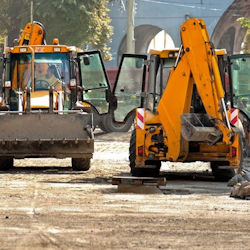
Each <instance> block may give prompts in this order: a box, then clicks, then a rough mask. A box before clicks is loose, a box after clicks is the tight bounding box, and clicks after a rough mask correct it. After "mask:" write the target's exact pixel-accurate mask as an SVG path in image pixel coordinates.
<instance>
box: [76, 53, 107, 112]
mask: <svg viewBox="0 0 250 250" xmlns="http://www.w3.org/2000/svg"><path fill="white" fill-rule="evenodd" d="M77 58H78V65H79V75H80V82H81V87H82V95H83V101H85V102H88V103H90V104H91V105H92V106H93V107H94V108H95V109H96V111H97V113H98V114H106V113H108V111H109V103H108V102H107V100H106V92H107V91H109V92H110V86H109V81H108V77H107V74H106V71H105V67H104V64H103V61H102V57H101V53H100V51H88V52H82V53H78V54H77Z"/></svg>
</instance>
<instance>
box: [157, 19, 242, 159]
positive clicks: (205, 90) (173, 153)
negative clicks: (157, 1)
mask: <svg viewBox="0 0 250 250" xmlns="http://www.w3.org/2000/svg"><path fill="white" fill-rule="evenodd" d="M181 38H182V47H183V51H182V53H181V58H180V60H179V62H178V64H177V65H176V67H175V68H174V69H173V70H172V72H171V74H170V76H169V79H168V82H167V86H166V89H165V91H164V93H163V95H162V98H161V100H160V102H159V105H158V108H157V112H156V113H157V114H158V117H159V120H160V121H161V123H162V126H163V130H164V131H165V133H166V136H165V144H166V145H167V147H168V152H167V157H166V158H167V159H169V160H173V161H183V160H185V158H186V157H188V153H189V144H188V143H187V141H192V140H197V141H199V140H200V141H202V136H203V135H204V133H207V134H208V136H210V137H214V139H213V141H214V144H216V143H217V142H220V143H222V144H225V145H230V144H232V143H233V142H232V138H234V143H235V146H236V147H237V146H238V144H239V138H238V135H237V133H235V132H234V131H233V130H232V129H231V127H230V124H229V122H227V121H228V119H226V118H227V113H226V110H225V105H224V99H223V98H224V90H223V86H222V83H221V78H220V73H219V69H218V64H217V57H216V55H215V53H214V50H213V46H212V44H211V42H210V40H209V36H208V32H207V29H206V26H205V23H204V21H203V20H201V19H189V20H188V21H186V22H185V23H184V24H183V25H182V26H181ZM194 85H196V89H197V91H198V95H199V96H200V99H201V101H202V103H203V106H204V109H205V112H206V114H205V115H206V117H207V118H208V121H209V123H210V122H211V123H210V124H209V125H208V126H207V127H206V125H205V127H204V125H203V124H201V127H202V128H201V129H200V130H199V131H198V132H199V133H198V135H199V137H200V138H198V139H197V138H194V137H193V138H191V139H187V138H185V139H184V138H183V133H182V126H183V124H182V120H181V119H182V118H181V117H182V116H183V114H188V115H191V116H192V114H190V108H191V101H192V94H193V87H194ZM194 115H195V114H194ZM207 118H206V119H207ZM202 119H203V118H202ZM233 135H234V136H233ZM210 142H211V141H210ZM238 158H239V156H238Z"/></svg>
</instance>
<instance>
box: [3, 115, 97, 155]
mask: <svg viewBox="0 0 250 250" xmlns="http://www.w3.org/2000/svg"><path fill="white" fill-rule="evenodd" d="M91 121H92V115H91V114H85V113H69V114H56V113H39V112H36V113H27V114H25V113H24V114H11V113H1V115H0V157H13V158H25V157H56V158H65V157H72V158H91V157H92V153H93V151H94V142H93V134H92V128H91V126H90V125H89V124H91Z"/></svg>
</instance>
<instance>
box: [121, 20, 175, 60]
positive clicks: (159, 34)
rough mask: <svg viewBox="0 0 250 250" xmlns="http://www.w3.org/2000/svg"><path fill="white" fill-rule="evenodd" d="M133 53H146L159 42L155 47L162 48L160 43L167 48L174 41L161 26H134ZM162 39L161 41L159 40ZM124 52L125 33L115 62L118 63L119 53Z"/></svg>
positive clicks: (172, 45)
mask: <svg viewBox="0 0 250 250" xmlns="http://www.w3.org/2000/svg"><path fill="white" fill-rule="evenodd" d="M134 33H135V53H137V54H147V53H148V49H149V47H150V46H151V48H152V47H153V46H154V44H155V45H156V46H158V45H159V44H160V45H161V47H159V48H158V47H156V48H157V49H159V50H160V49H162V48H163V47H162V45H164V46H167V48H172V47H174V41H173V39H172V38H171V36H170V35H169V34H167V32H166V31H164V30H162V29H161V28H159V27H157V26H153V25H149V24H144V25H140V26H137V27H136V28H135V31H134ZM161 39H162V42H160V40H161ZM123 53H126V35H125V36H124V37H123V39H122V41H121V43H120V46H119V49H118V57H117V64H119V62H120V59H121V55H122V54H123Z"/></svg>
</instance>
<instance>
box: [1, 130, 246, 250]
mask: <svg viewBox="0 0 250 250" xmlns="http://www.w3.org/2000/svg"><path fill="white" fill-rule="evenodd" d="M129 137H130V135H129V133H122V134H119V135H118V134H116V133H113V134H108V135H103V134H100V133H97V134H96V144H95V154H94V158H93V160H92V168H91V169H90V170H89V171H88V172H76V171H72V169H71V162H70V159H65V160H56V159H25V160H15V167H14V168H13V169H12V170H10V171H8V172H0V180H1V181H0V249H43V248H44V249H131V248H134V249H250V201H249V200H239V199H234V198H230V197H229V193H230V188H229V187H227V185H226V183H223V182H215V181H214V179H213V177H212V176H211V173H210V170H209V167H208V165H206V164H202V163H199V162H198V163H193V164H184V165H183V164H164V165H163V167H162V175H164V176H166V179H167V184H166V186H162V187H160V191H159V189H155V188H152V190H153V192H151V193H144V194H143V193H142V194H136V193H122V192H118V190H117V186H113V185H111V177H112V176H113V175H117V174H121V173H127V172H128V171H129V167H128V164H129V163H128V147H129V143H128V141H129Z"/></svg>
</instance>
